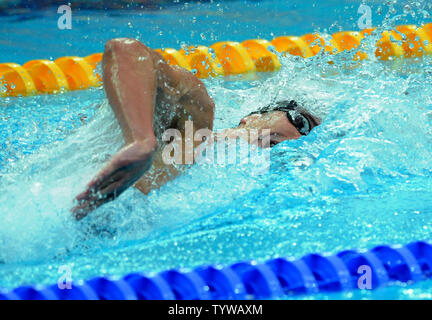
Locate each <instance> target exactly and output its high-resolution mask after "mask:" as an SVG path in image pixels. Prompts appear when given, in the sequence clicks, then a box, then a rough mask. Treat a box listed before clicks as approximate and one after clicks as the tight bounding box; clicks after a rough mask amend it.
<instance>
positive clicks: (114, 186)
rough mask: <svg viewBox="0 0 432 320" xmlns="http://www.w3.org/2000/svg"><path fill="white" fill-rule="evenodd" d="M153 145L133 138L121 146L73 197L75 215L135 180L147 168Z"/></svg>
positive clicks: (155, 145) (111, 195) (153, 150)
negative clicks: (132, 141) (75, 201)
mask: <svg viewBox="0 0 432 320" xmlns="http://www.w3.org/2000/svg"><path fill="white" fill-rule="evenodd" d="M156 148H157V143H156V142H153V141H152V142H149V141H136V142H134V143H132V144H129V145H127V146H126V147H124V148H123V149H121V150H120V151H119V152H118V153H117V154H116V155H115V156H114V157H113V158H112V159H111V161H110V162H109V163H108V165H106V166H105V168H103V169H102V170H101V171H100V172H99V174H98V175H97V176H96V177H95V178H94V179H93V180H92V181H91V182H90V183H89V184H88V185H87V190H86V191H84V192H83V193H81V194H79V195H78V196H77V197H76V200H77V201H78V205H76V206H75V207H74V208H72V209H71V212H72V214H73V215H74V216H75V218H76V219H77V220H81V219H82V218H84V217H85V216H87V214H88V213H89V212H90V211H92V210H94V209H96V208H98V207H99V206H101V205H103V204H104V203H106V202H109V201H112V200H114V199H115V198H117V197H118V196H119V195H120V194H121V193H122V192H123V191H125V190H126V189H127V188H129V187H130V186H132V185H133V184H134V183H135V182H137V181H138V180H139V179H140V178H141V177H142V175H143V174H144V173H145V172H146V171H147V170H148V169H149V168H150V167H151V165H152V161H153V155H154V153H155V151H156Z"/></svg>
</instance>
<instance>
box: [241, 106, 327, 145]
mask: <svg viewBox="0 0 432 320" xmlns="http://www.w3.org/2000/svg"><path fill="white" fill-rule="evenodd" d="M299 113H300V115H299V116H300V118H297V119H298V120H301V121H300V123H302V124H301V125H299V123H298V122H297V123H291V121H290V120H289V119H288V117H287V115H286V113H285V112H283V111H271V112H267V113H263V114H252V115H250V116H247V117H244V118H242V119H241V120H240V124H239V126H238V128H239V129H247V130H251V129H255V130H259V131H261V130H264V129H269V130H270V146H263V145H262V147H273V146H274V145H276V144H278V143H280V142H282V141H285V140H293V139H298V138H300V137H301V136H302V135H307V134H309V132H310V131H311V130H312V129H313V128H314V127H316V126H317V125H319V124H320V121H319V119H317V118H316V117H314V116H312V115H311V114H310V113H308V112H307V111H305V110H302V111H300V112H299Z"/></svg>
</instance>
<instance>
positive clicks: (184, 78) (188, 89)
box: [135, 68, 215, 194]
mask: <svg viewBox="0 0 432 320" xmlns="http://www.w3.org/2000/svg"><path fill="white" fill-rule="evenodd" d="M171 71H172V72H173V74H172V76H173V77H178V78H177V79H176V80H177V81H178V82H179V83H181V84H182V86H183V87H182V90H184V91H183V95H182V97H181V98H180V100H179V102H178V103H179V105H180V107H181V110H180V112H179V113H180V114H179V117H178V118H177V119H176V122H175V125H174V128H172V129H177V130H179V132H180V133H181V135H182V138H183V139H182V146H181V147H180V146H178V145H177V150H179V149H181V150H182V164H180V165H178V166H174V165H171V164H166V163H165V161H164V159H163V148H165V147H166V144H162V145H160V146H159V148H158V151H157V152H156V155H155V158H154V161H153V167H152V168H151V169H150V170H149V172H147V173H146V174H145V175H144V176H143V177H142V178H141V179H140V180H139V181H138V183H137V184H135V187H136V188H137V189H139V190H140V191H142V192H143V193H145V194H147V193H149V192H150V191H151V190H153V189H158V188H160V187H161V186H162V185H164V184H165V183H167V182H168V181H171V180H173V179H174V178H175V177H177V176H178V175H179V174H180V173H181V171H183V170H184V169H185V168H187V167H186V166H184V164H190V162H188V161H190V160H192V161H194V160H195V159H194V156H193V154H189V156H188V157H187V156H186V153H187V152H188V151H189V152H194V150H195V149H196V148H197V147H198V146H199V145H200V144H201V143H202V141H195V140H194V141H193V148H185V144H186V142H185V136H186V127H185V124H186V121H187V120H191V121H192V124H193V137H195V133H196V132H197V130H200V129H204V130H205V131H203V132H207V133H208V134H210V133H211V131H212V130H213V121H214V109H215V104H214V102H213V100H212V99H211V97H210V96H209V94H208V92H207V89H206V87H205V85H204V84H203V83H202V81H201V80H199V79H198V78H196V77H195V76H194V75H193V74H192V73H190V72H188V71H186V70H184V69H182V70H179V69H177V68H176V69H174V68H173V69H172V70H171ZM171 143H172V144H174V143H175V142H171Z"/></svg>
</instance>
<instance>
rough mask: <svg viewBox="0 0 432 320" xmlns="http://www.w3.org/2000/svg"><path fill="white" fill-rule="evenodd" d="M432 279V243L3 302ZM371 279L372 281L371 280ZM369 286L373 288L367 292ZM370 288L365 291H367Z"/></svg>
mask: <svg viewBox="0 0 432 320" xmlns="http://www.w3.org/2000/svg"><path fill="white" fill-rule="evenodd" d="M430 278H432V245H431V243H429V242H426V241H416V242H412V243H409V244H407V245H405V246H388V245H382V246H377V247H375V248H373V249H371V250H368V251H365V250H345V251H342V252H339V253H337V254H335V255H325V254H308V255H306V256H304V257H302V258H301V259H289V258H288V259H287V258H273V259H270V260H267V261H264V262H256V261H241V262H237V263H234V264H232V265H230V266H222V265H207V266H200V267H197V268H195V269H171V270H167V271H163V272H160V273H157V274H146V273H139V272H137V273H130V274H128V275H126V276H124V277H121V278H113V277H103V276H101V277H96V278H93V279H90V280H88V281H79V282H73V283H72V285H71V289H59V286H58V284H57V283H56V284H54V285H47V286H31V285H27V286H21V287H18V288H15V289H13V290H10V291H0V299H3V300H19V299H23V300H99V299H102V300H111V299H114V300H136V299H146V300H173V299H177V300H197V299H198V300H218V299H222V300H247V299H270V298H277V297H282V296H284V295H286V296H288V297H296V296H301V295H307V294H316V293H332V292H342V291H352V290H356V289H363V290H367V289H376V288H382V287H384V286H388V285H391V284H394V283H408V284H410V283H415V282H418V281H422V280H426V279H430ZM368 281H369V282H368ZM368 285H370V287H369V288H368ZM365 287H366V288H365Z"/></svg>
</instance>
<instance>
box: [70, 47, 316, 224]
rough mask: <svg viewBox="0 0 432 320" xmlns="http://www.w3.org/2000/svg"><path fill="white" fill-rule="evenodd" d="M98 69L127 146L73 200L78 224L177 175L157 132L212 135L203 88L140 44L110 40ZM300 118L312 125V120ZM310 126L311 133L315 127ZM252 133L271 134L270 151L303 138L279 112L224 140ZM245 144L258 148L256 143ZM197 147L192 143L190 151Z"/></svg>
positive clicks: (253, 119) (252, 120)
mask: <svg viewBox="0 0 432 320" xmlns="http://www.w3.org/2000/svg"><path fill="white" fill-rule="evenodd" d="M102 66H103V80H104V89H105V92H106V95H107V98H108V100H109V103H110V106H111V108H112V109H113V111H114V113H115V115H116V118H117V120H118V122H119V124H120V127H121V129H122V133H123V136H124V139H125V143H126V144H125V146H124V147H123V148H122V149H121V150H119V151H118V152H117V154H116V155H115V156H114V157H113V158H112V159H111V160H110V161H109V163H108V164H107V165H106V166H105V167H104V168H103V169H102V170H101V171H100V172H99V173H98V174H97V175H96V176H95V177H94V178H93V179H92V180H91V181H90V183H88V185H87V188H86V190H84V191H83V192H82V193H81V194H79V195H78V196H77V197H76V200H77V204H76V206H75V207H73V208H72V209H71V212H72V214H73V215H74V217H75V218H76V219H77V220H80V219H82V218H84V217H85V216H87V214H88V213H89V212H91V211H92V210H94V209H96V208H97V207H99V206H101V205H103V204H104V203H106V202H109V201H112V200H114V199H115V198H117V197H118V196H119V195H120V194H121V193H122V192H124V191H125V190H126V189H127V188H129V187H131V186H135V187H136V188H138V189H139V190H140V191H142V192H143V193H148V192H150V191H151V190H153V189H157V188H159V187H160V186H162V185H163V184H165V183H166V182H167V181H170V180H172V179H174V178H175V177H176V176H177V175H178V174H179V173H180V171H179V170H178V168H176V167H175V166H173V165H171V164H166V163H165V162H164V161H163V159H162V144H161V143H160V138H161V137H160V135H161V131H163V130H166V129H170V128H172V129H178V130H179V131H180V132H181V133H182V136H183V137H184V136H185V134H184V131H185V122H186V121H187V120H192V121H193V124H194V134H195V132H196V131H197V130H199V129H208V130H210V131H211V130H212V129H213V120H214V108H215V105H214V102H213V100H212V99H211V98H210V96H209V94H208V92H207V90H206V88H205V86H204V84H203V83H202V82H201V81H200V80H199V79H198V78H196V77H195V76H194V75H193V74H192V73H190V72H189V71H187V70H185V69H183V68H180V67H177V66H172V65H169V64H168V63H166V62H165V60H164V59H163V58H162V56H161V55H160V54H159V53H157V52H154V51H153V50H151V49H150V48H148V47H146V46H145V45H144V44H142V43H141V42H139V41H137V40H133V39H114V40H110V41H109V42H108V43H107V44H106V46H105V52H104V58H103V63H102ZM304 116H305V117H306V118H308V119H309V118H310V119H311V120H312V118H311V116H310V115H306V114H305V115H304ZM308 121H309V120H308ZM309 123H310V124H311V125H310V127H311V129H312V128H313V127H314V126H315V125H317V124H318V122H317V121H309ZM154 126H155V127H154ZM252 129H254V130H263V129H269V130H270V145H269V147H271V146H274V145H275V144H277V143H280V142H282V141H285V140H290V139H298V138H300V137H301V133H300V132H299V131H298V130H297V129H296V128H295V126H294V125H293V124H292V123H291V122H290V121H289V120H288V118H287V116H286V114H285V113H284V112H282V111H271V112H267V113H264V114H253V115H250V116H247V117H245V118H243V119H241V121H240V124H239V125H238V127H237V128H233V129H227V130H225V131H224V134H225V135H227V136H236V135H238V132H239V130H243V131H244V130H252ZM258 140H260V139H258ZM249 142H250V143H257V144H258V145H260V142H259V141H249ZM199 144H200V142H194V148H196V147H198V146H199ZM260 146H261V147H267V146H263V145H260Z"/></svg>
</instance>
